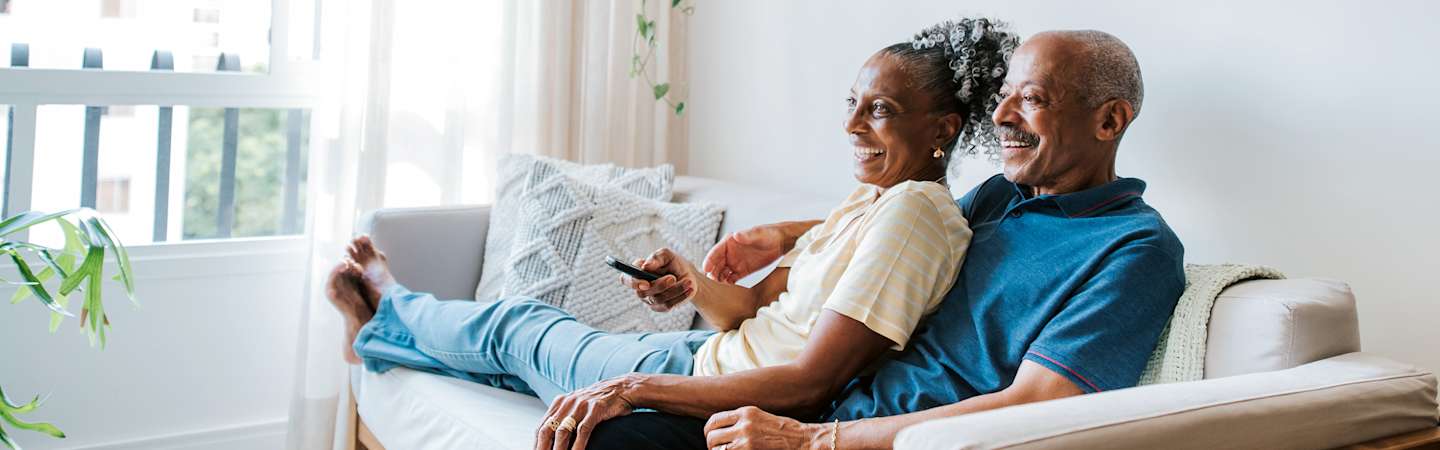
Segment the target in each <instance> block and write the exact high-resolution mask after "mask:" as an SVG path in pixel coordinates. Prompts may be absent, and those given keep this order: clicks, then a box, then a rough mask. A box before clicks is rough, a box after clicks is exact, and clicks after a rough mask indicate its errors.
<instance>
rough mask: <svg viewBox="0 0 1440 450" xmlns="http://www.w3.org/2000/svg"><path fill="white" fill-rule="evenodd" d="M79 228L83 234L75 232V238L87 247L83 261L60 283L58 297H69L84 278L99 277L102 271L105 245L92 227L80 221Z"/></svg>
mask: <svg viewBox="0 0 1440 450" xmlns="http://www.w3.org/2000/svg"><path fill="white" fill-rule="evenodd" d="M80 228H81V229H82V231H84V233H83V234H82V233H80V232H78V231H77V232H76V237H78V238H79V239H80V242H81V245H83V246H85V247H87V249H86V252H85V259H84V260H81V262H80V268H78V269H75V270H74V271H73V272H70V276H68V277H65V280H64V281H61V282H60V295H70V293H71V292H74V291H75V289H76V288H78V287H80V282H82V281H84V280H85V277H88V276H92V275H93V276H99V275H100V272H101V271H102V270H103V269H104V267H102V264H103V263H104V262H105V243H104V241H102V240H101V238H100V236H99V232H98V231H97V230H95V229H94V227H93V225H89V224H88V222H86V221H83V220H82V221H80ZM82 312H83V310H82Z"/></svg>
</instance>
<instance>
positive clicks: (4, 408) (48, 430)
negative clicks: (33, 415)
mask: <svg viewBox="0 0 1440 450" xmlns="http://www.w3.org/2000/svg"><path fill="white" fill-rule="evenodd" d="M44 402H45V400H44V399H42V398H40V396H38V395H37V396H35V398H34V399H32V400H30V403H26V404H24V405H16V404H15V402H12V401H10V397H9V396H7V395H5V390H4V389H0V418H3V419H5V422H7V423H9V424H11V425H14V426H15V427H16V428H20V429H23V430H30V431H37V432H41V433H45V434H48V435H50V436H54V437H57V438H64V437H65V433H63V432H61V431H60V429H59V428H56V427H55V426H54V425H51V424H48V423H29V422H25V421H22V420H20V419H18V418H16V417H15V414H24V413H28V412H31V411H34V410H35V408H38V407H40V405H41V404H42V403H44ZM3 432H4V429H3V428H0V433H3ZM7 445H10V446H11V448H16V449H18V448H19V446H18V445H16V444H14V442H13V441H11V442H7Z"/></svg>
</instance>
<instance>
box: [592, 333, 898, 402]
mask: <svg viewBox="0 0 1440 450" xmlns="http://www.w3.org/2000/svg"><path fill="white" fill-rule="evenodd" d="M893 344H894V343H893V342H891V341H890V340H889V339H887V338H885V337H884V336H881V335H880V334H878V333H875V332H874V331H872V330H870V329H869V328H868V327H866V326H865V324H863V323H860V322H858V321H855V320H854V319H851V318H849V317H846V316H844V315H841V314H839V313H836V312H834V311H830V310H824V311H822V312H821V314H820V318H819V319H818V320H817V321H816V323H815V328H814V329H813V331H812V332H811V334H810V340H809V341H807V342H806V343H805V349H804V350H803V351H802V352H801V354H800V356H799V358H797V359H796V360H795V361H793V362H791V363H788V364H781V365H777V366H770V367H763V368H759V369H753V370H746V371H743V372H738V373H734V374H729V375H721V376H709V377H688V376H677V375H654V374H631V375H627V376H625V377H624V378H626V379H627V380H628V382H626V383H625V384H624V385H625V389H624V390H622V391H621V392H620V396H621V397H622V398H624V399H625V400H626V401H628V402H630V404H631V405H632V406H635V407H642V408H654V409H657V410H660V411H664V412H668V413H673V414H683V415H688V416H693V417H707V416H709V415H710V414H714V413H716V412H720V411H726V410H730V409H735V408H739V407H741V406H746V405H755V406H758V407H760V408H763V409H765V410H768V411H778V412H783V413H792V414H802V413H809V412H813V411H815V410H817V409H819V408H820V407H822V406H824V404H825V403H826V402H828V401H829V400H830V399H831V398H832V397H834V396H835V394H837V393H838V392H840V390H841V389H843V388H844V387H845V385H846V383H849V381H850V379H851V378H854V377H855V376H856V375H857V374H859V373H860V371H861V370H863V369H864V368H865V367H866V366H868V365H870V363H871V362H874V361H875V360H876V359H878V358H879V357H880V356H881V355H883V354H884V353H885V351H886V349H887V348H889V347H890V346H891V345H893Z"/></svg>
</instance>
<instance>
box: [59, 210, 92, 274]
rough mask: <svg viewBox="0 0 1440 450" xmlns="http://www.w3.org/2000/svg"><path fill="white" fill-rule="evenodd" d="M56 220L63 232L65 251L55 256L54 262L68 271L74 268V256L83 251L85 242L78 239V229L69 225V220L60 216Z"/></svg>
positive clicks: (78, 255)
mask: <svg viewBox="0 0 1440 450" xmlns="http://www.w3.org/2000/svg"><path fill="white" fill-rule="evenodd" d="M56 222H59V223H60V229H61V230H62V231H64V232H65V251H64V252H62V253H61V254H60V256H59V257H57V258H55V262H57V263H59V264H60V267H63V268H64V269H65V272H67V273H68V272H70V271H72V270H75V258H79V257H80V255H82V254H84V253H85V244H84V242H83V241H82V240H81V239H80V230H79V229H78V228H75V225H71V224H70V221H68V220H65V219H63V218H62V219H60V220H57V221H56Z"/></svg>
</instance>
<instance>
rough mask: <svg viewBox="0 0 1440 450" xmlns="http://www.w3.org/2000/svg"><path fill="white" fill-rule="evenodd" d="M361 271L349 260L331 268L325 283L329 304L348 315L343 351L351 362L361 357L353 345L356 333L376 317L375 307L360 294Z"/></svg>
mask: <svg viewBox="0 0 1440 450" xmlns="http://www.w3.org/2000/svg"><path fill="white" fill-rule="evenodd" d="M362 272H363V270H362V269H361V268H360V266H359V265H358V264H355V262H354V261H349V260H346V261H344V262H341V263H340V264H338V265H336V266H335V269H334V270H331V271H330V279H329V280H327V281H326V284H325V293H326V295H327V296H328V297H330V303H331V304H333V305H335V309H338V310H340V315H342V316H344V317H345V350H344V351H343V352H341V354H342V355H343V356H344V357H345V362H348V363H350V364H360V356H359V355H356V354H355V347H354V345H352V344H354V343H355V335H356V334H359V333H360V327H363V326H365V323H366V322H369V321H370V318H371V317H374V316H375V310H374V308H372V307H371V306H370V302H368V301H366V299H365V298H364V296H362V294H361V285H360V281H361V280H362V279H363V278H364V275H363V274H362Z"/></svg>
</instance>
